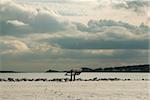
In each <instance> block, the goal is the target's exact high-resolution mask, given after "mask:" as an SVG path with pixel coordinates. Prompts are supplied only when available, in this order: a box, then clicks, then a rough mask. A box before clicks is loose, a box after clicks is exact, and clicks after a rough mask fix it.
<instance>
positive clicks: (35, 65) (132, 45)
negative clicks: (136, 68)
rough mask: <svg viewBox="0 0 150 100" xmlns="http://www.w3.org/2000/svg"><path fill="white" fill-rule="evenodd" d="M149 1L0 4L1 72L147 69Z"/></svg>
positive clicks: (18, 0) (21, 0)
mask: <svg viewBox="0 0 150 100" xmlns="http://www.w3.org/2000/svg"><path fill="white" fill-rule="evenodd" d="M149 8H150V1H149V0H0V70H13V71H25V72H26V71H28V72H38V71H46V70H49V69H55V70H68V69H71V68H81V67H89V68H99V67H109V66H111V67H113V66H123V65H134V64H148V63H149V59H148V58H149V56H150V55H149V54H150V50H149V49H150V47H149V46H150V45H149V35H150V10H149Z"/></svg>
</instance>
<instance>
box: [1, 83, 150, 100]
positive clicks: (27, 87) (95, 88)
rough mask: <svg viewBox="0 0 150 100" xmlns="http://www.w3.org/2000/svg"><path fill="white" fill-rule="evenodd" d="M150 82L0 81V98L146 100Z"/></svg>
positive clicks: (12, 99)
mask: <svg viewBox="0 0 150 100" xmlns="http://www.w3.org/2000/svg"><path fill="white" fill-rule="evenodd" d="M149 85H150V81H75V82H0V100H150V94H149V93H150V86H149Z"/></svg>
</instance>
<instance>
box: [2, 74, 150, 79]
mask: <svg viewBox="0 0 150 100" xmlns="http://www.w3.org/2000/svg"><path fill="white" fill-rule="evenodd" d="M8 77H11V78H47V79H53V78H69V76H65V73H0V78H5V79H6V78H8ZM95 77H97V78H120V79H133V80H141V79H148V80H150V73H81V74H80V75H79V76H77V78H82V79H92V78H95Z"/></svg>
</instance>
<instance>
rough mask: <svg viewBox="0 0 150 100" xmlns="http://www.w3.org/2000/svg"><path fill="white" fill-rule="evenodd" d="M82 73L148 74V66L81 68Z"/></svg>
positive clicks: (149, 70) (149, 67)
mask: <svg viewBox="0 0 150 100" xmlns="http://www.w3.org/2000/svg"><path fill="white" fill-rule="evenodd" d="M82 72H150V65H149V64H145V65H131V66H121V67H107V68H97V69H91V68H88V67H83V68H82Z"/></svg>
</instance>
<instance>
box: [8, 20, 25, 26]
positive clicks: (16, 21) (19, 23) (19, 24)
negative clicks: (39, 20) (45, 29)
mask: <svg viewBox="0 0 150 100" xmlns="http://www.w3.org/2000/svg"><path fill="white" fill-rule="evenodd" d="M7 24H12V25H15V26H26V25H27V24H25V23H23V22H21V21H18V20H12V21H11V20H8V21H7Z"/></svg>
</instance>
